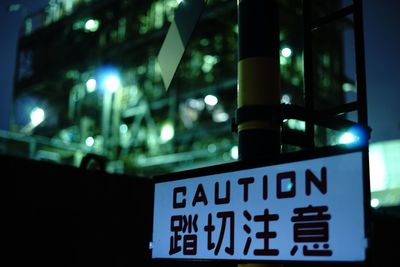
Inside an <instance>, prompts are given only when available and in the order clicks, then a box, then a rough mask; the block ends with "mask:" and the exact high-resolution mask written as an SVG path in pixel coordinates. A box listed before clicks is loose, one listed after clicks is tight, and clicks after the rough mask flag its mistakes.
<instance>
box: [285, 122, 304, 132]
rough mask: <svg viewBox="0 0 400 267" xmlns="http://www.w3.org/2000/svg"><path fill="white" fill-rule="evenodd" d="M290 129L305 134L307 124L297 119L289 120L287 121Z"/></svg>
mask: <svg viewBox="0 0 400 267" xmlns="http://www.w3.org/2000/svg"><path fill="white" fill-rule="evenodd" d="M287 124H288V127H289V128H290V129H292V130H298V131H302V132H304V131H305V130H306V122H305V121H300V120H295V119H289V120H287Z"/></svg>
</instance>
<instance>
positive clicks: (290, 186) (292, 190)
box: [276, 171, 296, 198]
mask: <svg viewBox="0 0 400 267" xmlns="http://www.w3.org/2000/svg"><path fill="white" fill-rule="evenodd" d="M286 179H289V181H288V182H287V183H285V186H284V188H283V187H282V181H283V180H286ZM295 196H296V172H294V171H290V172H281V173H278V175H277V176H276V197H277V198H292V197H295Z"/></svg>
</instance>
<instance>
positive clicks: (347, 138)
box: [338, 125, 368, 147]
mask: <svg viewBox="0 0 400 267" xmlns="http://www.w3.org/2000/svg"><path fill="white" fill-rule="evenodd" d="M338 142H339V144H343V145H347V146H350V147H351V146H359V145H365V144H368V134H367V131H366V130H365V129H364V128H363V127H361V126H359V125H355V126H352V127H351V128H349V129H348V130H347V131H346V132H345V133H343V134H342V135H341V136H340V137H339V139H338Z"/></svg>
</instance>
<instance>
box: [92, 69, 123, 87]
mask: <svg viewBox="0 0 400 267" xmlns="http://www.w3.org/2000/svg"><path fill="white" fill-rule="evenodd" d="M97 80H98V81H99V86H100V89H101V90H102V91H105V90H107V91H109V92H111V93H113V92H115V91H116V90H118V88H119V87H120V85H121V80H120V75H119V72H118V70H117V68H115V67H114V66H111V65H107V66H103V67H101V68H100V69H99V70H98V72H97Z"/></svg>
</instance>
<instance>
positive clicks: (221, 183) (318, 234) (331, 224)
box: [152, 152, 367, 262]
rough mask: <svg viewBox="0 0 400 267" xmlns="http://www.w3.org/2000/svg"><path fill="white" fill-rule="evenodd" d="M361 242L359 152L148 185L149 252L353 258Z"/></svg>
mask: <svg viewBox="0 0 400 267" xmlns="http://www.w3.org/2000/svg"><path fill="white" fill-rule="evenodd" d="M171 178H172V179H173V177H171ZM366 245H367V242H366V239H365V231H364V197H363V171H362V154H361V152H353V153H349V154H341V155H336V156H330V157H324V158H317V159H310V160H304V161H298V162H291V163H284V164H279V165H274V166H265V167H257V168H250V169H243V170H239V171H232V172H224V173H216V174H211V175H207V176H201V177H194V178H188V179H183V180H182V179H180V180H173V181H167V182H160V183H156V185H155V199H154V221H153V241H152V256H153V258H165V259H211V260H216V259H226V260H261V261H268V260H273V261H352V262H353V261H364V260H365V250H366Z"/></svg>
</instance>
